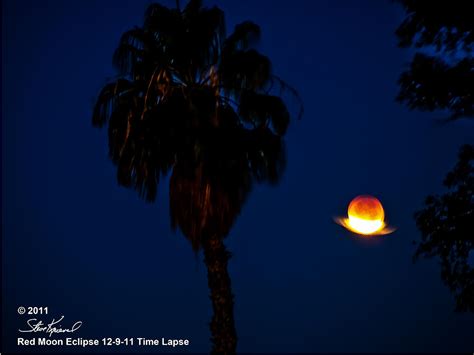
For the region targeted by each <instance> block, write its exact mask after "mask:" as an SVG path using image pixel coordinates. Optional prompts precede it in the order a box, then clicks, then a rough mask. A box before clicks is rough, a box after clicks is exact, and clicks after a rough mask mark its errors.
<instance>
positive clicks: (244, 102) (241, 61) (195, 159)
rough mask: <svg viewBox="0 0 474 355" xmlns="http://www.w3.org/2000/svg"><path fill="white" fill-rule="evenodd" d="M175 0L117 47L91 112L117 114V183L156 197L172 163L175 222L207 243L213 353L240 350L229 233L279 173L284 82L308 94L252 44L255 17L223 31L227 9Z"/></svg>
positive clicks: (285, 118)
mask: <svg viewBox="0 0 474 355" xmlns="http://www.w3.org/2000/svg"><path fill="white" fill-rule="evenodd" d="M176 5H177V6H176V9H170V8H167V7H164V6H162V5H159V4H152V5H150V6H149V7H148V9H147V10H146V12H145V21H144V24H143V26H142V27H136V28H134V29H132V30H130V31H127V32H125V33H124V34H123V35H122V38H121V40H120V43H119V46H118V48H117V50H116V52H115V54H114V64H115V65H116V67H117V68H118V70H119V75H118V77H117V79H116V80H115V81H114V82H111V83H109V84H107V85H105V87H104V88H103V89H102V91H101V92H100V94H99V96H98V99H97V102H96V105H95V108H94V112H93V119H92V122H93V125H94V126H96V127H102V126H104V125H106V124H108V136H109V155H110V158H111V160H112V161H113V163H114V164H115V165H116V166H117V179H118V182H119V184H120V185H123V186H126V187H130V188H134V189H135V190H137V192H138V193H139V195H140V196H141V197H143V198H144V199H146V200H147V201H149V202H151V201H154V200H155V198H156V193H157V185H158V183H159V181H160V178H161V177H162V176H164V175H166V174H168V173H171V179H170V196H169V199H170V219H171V225H172V227H173V228H179V229H180V230H181V231H182V233H183V234H184V235H185V236H186V237H187V238H188V239H189V240H190V241H191V243H192V246H193V248H194V249H195V250H196V251H198V250H199V249H200V248H202V249H203V252H204V259H205V263H206V266H207V270H208V283H209V288H210V291H211V296H210V298H211V301H212V306H213V311H214V314H213V318H212V321H211V324H210V328H211V333H212V338H211V339H212V342H213V350H212V351H213V352H214V353H234V352H235V350H236V345H237V336H236V331H235V326H234V317H233V295H232V291H231V282H230V277H229V274H228V272H227V261H228V259H229V257H230V253H229V252H228V251H227V250H226V248H225V246H224V243H223V239H224V237H226V236H227V235H228V234H229V231H230V229H231V227H232V225H233V223H234V221H235V219H236V218H237V216H238V215H239V213H240V211H241V208H242V206H243V204H244V202H245V200H246V197H247V196H248V194H249V192H250V191H251V188H252V185H253V183H254V182H269V183H277V182H278V180H279V177H280V176H281V174H282V172H283V170H284V167H285V149H284V144H283V140H282V137H283V136H284V135H285V132H286V130H287V127H288V124H289V121H290V113H289V111H288V109H287V106H286V104H285V103H284V101H283V99H282V98H281V95H282V92H283V91H282V90H285V89H286V92H289V93H290V94H292V95H293V96H294V97H296V98H297V99H298V100H299V98H298V95H297V93H296V91H295V90H294V89H292V88H291V87H289V86H288V85H287V84H285V83H284V82H283V81H282V80H281V79H279V78H278V77H276V76H275V75H273V74H272V71H271V63H270V60H269V59H268V58H267V57H266V56H264V55H262V54H261V53H259V52H258V51H257V50H255V49H254V48H253V44H254V43H256V41H257V40H258V39H259V36H260V29H259V27H258V26H257V25H256V24H254V23H252V22H243V23H241V24H239V25H237V26H236V27H235V30H234V32H233V33H232V34H231V35H229V36H226V33H225V22H224V14H223V12H222V11H221V10H220V9H219V8H217V7H213V8H204V7H203V6H202V1H200V0H191V1H189V2H188V4H187V5H186V6H185V8H184V9H183V10H181V8H180V4H179V1H177V4H176ZM278 89H280V91H278V95H275V92H276V91H277V90H278ZM298 103H299V104H301V102H300V101H298ZM301 114H302V106H301V105H300V110H299V113H298V115H299V116H301Z"/></svg>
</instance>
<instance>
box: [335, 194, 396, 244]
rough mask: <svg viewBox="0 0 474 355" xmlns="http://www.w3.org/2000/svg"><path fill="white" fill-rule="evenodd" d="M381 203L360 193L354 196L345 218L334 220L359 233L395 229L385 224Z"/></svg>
mask: <svg viewBox="0 0 474 355" xmlns="http://www.w3.org/2000/svg"><path fill="white" fill-rule="evenodd" d="M384 219H385V211H384V209H383V206H382V203H381V202H380V201H379V200H378V199H377V198H376V197H373V196H369V195H361V196H357V197H356V198H354V199H353V200H352V201H351V202H350V204H349V208H348V209H347V218H340V217H338V218H335V222H336V223H338V224H340V225H341V226H343V227H344V228H346V229H348V230H350V231H351V232H354V233H357V234H361V235H367V236H372V235H383V234H389V233H392V232H393V231H394V230H395V229H394V228H391V227H388V226H387V225H386V224H385V221H384Z"/></svg>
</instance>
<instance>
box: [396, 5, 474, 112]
mask: <svg viewBox="0 0 474 355" xmlns="http://www.w3.org/2000/svg"><path fill="white" fill-rule="evenodd" d="M396 2H398V3H400V4H401V5H402V6H403V7H404V9H405V12H406V18H405V20H404V21H403V22H402V24H401V25H400V26H399V27H398V29H397V30H396V35H397V37H398V39H399V46H401V47H409V46H414V47H415V48H418V49H424V52H425V53H421V52H418V53H416V54H415V56H414V58H413V60H412V62H411V64H410V66H409V69H408V70H407V71H405V72H404V73H402V75H401V76H400V79H399V85H400V92H399V94H398V96H397V100H398V101H399V102H402V103H405V104H407V105H408V107H410V108H412V109H421V110H425V111H435V110H445V111H446V112H448V113H449V119H451V120H453V119H458V118H461V117H465V118H471V119H472V118H473V117H474V89H473V88H474V59H473V58H472V50H473V45H474V21H473V19H472V10H471V8H472V1H471V0H433V1H417V0H396ZM428 53H429V54H428Z"/></svg>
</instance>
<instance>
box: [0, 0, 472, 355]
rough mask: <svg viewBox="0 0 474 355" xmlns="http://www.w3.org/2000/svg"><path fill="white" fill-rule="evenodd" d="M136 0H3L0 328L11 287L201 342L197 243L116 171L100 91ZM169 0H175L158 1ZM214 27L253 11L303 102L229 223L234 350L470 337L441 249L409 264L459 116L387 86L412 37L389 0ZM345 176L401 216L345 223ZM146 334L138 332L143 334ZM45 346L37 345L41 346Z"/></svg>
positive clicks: (263, 6)
mask: <svg viewBox="0 0 474 355" xmlns="http://www.w3.org/2000/svg"><path fill="white" fill-rule="evenodd" d="M148 3H150V1H148V0H146V1H138V0H134V1H124V0H113V1H112V0H107V1H105V0H100V1H99V0H95V1H93V0H87V1H63V0H61V1H60V0H58V1H46V0H45V1H21V0H4V1H3V4H2V7H3V8H2V10H3V11H2V17H3V18H2V25H3V27H2V61H3V65H2V86H3V90H2V103H3V104H2V179H3V184H2V196H3V197H2V204H3V210H2V242H3V244H2V246H3V254H2V266H3V274H2V276H3V284H2V293H3V297H4V299H3V301H4V302H3V307H4V308H3V310H2V314H3V321H4V323H3V324H4V332H5V333H4V335H5V337H4V338H3V340H4V341H5V344H6V345H7V346H9V347H8V348H7V349H10V350H14V348H12V347H11V345H12V344H13V343H14V341H15V338H16V330H17V329H18V327H20V326H21V325H22V324H23V323H22V322H23V321H24V319H22V318H21V317H19V316H18V315H17V314H16V308H17V307H18V306H21V305H23V306H28V305H31V306H34V305H37V306H41V305H43V306H48V307H49V308H50V310H51V314H52V315H60V314H64V315H65V316H66V318H67V319H71V320H72V319H80V320H83V321H84V326H83V328H82V329H81V334H80V335H81V336H84V337H86V336H94V337H104V336H112V337H116V336H129V337H132V336H133V337H138V336H149V337H151V336H158V337H161V336H170V337H183V338H184V337H186V338H189V339H190V340H191V344H192V347H191V348H190V349H189V350H193V351H208V349H209V348H210V342H209V340H208V339H209V336H210V335H209V328H208V322H209V320H210V317H211V304H210V300H209V298H208V294H209V290H208V287H207V277H206V268H205V265H204V264H203V262H202V255H199V256H198V257H197V258H196V256H195V255H194V253H193V251H192V249H191V245H190V243H189V242H188V241H187V240H186V239H185V238H184V237H183V236H182V235H180V234H179V233H178V234H173V233H172V232H171V230H170V226H169V209H168V187H167V186H166V184H162V185H161V186H160V189H159V197H158V200H157V202H156V203H155V204H146V203H145V202H143V201H142V200H139V198H138V196H137V195H136V193H135V192H134V191H132V190H127V189H125V188H121V187H119V186H118V185H117V182H116V177H115V168H114V167H113V165H112V163H111V162H110V161H109V159H108V157H107V137H106V130H97V129H94V128H92V125H91V110H92V106H93V103H94V97H95V96H96V95H97V93H98V91H99V90H100V88H101V86H102V85H104V84H105V83H106V81H107V78H108V77H111V76H112V75H114V70H113V67H112V64H111V57H112V53H113V51H114V49H115V47H116V45H117V43H118V40H119V38H120V36H121V34H122V33H123V32H124V31H125V30H127V29H130V28H131V27H133V26H135V25H140V24H141V23H142V18H143V12H144V10H145V7H146V5H147V4H148ZM162 3H164V4H169V5H171V6H174V3H175V2H174V1H168V2H162ZM214 3H216V4H218V5H219V6H220V7H221V8H222V9H223V10H225V13H226V16H227V17H226V19H227V26H228V31H230V30H231V29H232V28H233V26H234V25H235V24H236V23H238V22H241V21H244V20H247V19H249V20H252V21H255V22H256V23H258V24H259V25H260V26H261V28H262V36H263V37H262V43H261V45H260V49H261V51H262V52H263V53H265V54H266V55H268V56H269V57H270V58H271V59H272V61H273V65H274V71H275V73H276V74H278V75H279V76H281V77H282V78H284V79H285V80H287V81H288V82H289V83H290V84H292V85H293V86H295V87H296V88H297V89H298V90H299V92H300V94H301V96H302V98H303V100H304V103H305V114H304V117H303V119H302V120H301V121H295V122H293V124H292V125H291V126H290V129H289V132H288V134H287V139H286V142H287V152H288V166H287V170H286V173H285V176H284V178H283V180H282V182H281V184H280V185H279V186H277V187H269V186H258V187H257V188H255V189H254V191H253V193H252V194H251V196H250V198H249V200H248V202H247V204H246V206H245V207H244V209H243V213H242V215H241V216H240V218H239V219H238V220H237V223H236V225H235V227H234V229H233V230H232V232H231V233H230V235H229V236H228V238H227V240H226V242H227V245H228V248H229V249H230V250H231V251H232V252H233V257H232V259H231V261H230V264H229V272H230V274H231V277H232V286H233V291H234V294H235V300H236V303H235V318H236V326H237V331H238V336H239V344H238V349H239V350H240V351H319V352H325V351H339V352H341V351H342V352H344V351H373V352H380V351H391V352H397V351H469V352H471V351H472V349H473V348H474V347H473V346H474V340H473V339H472V331H473V329H474V316H473V315H466V314H456V313H453V308H454V302H453V298H452V295H451V294H450V293H449V291H448V289H447V288H446V287H445V286H444V285H443V284H442V282H441V280H440V276H439V267H438V265H437V264H436V261H434V260H433V261H421V262H419V263H417V264H413V263H412V260H411V257H412V255H413V252H414V247H413V246H412V244H411V242H412V240H414V239H418V238H419V234H418V232H417V230H416V227H415V224H414V220H413V218H412V216H413V213H414V212H415V211H416V210H417V209H419V208H420V207H421V205H422V202H423V199H424V197H425V196H426V195H428V194H430V193H433V192H438V191H441V183H442V180H443V178H444V175H445V174H446V173H447V172H448V170H450V168H451V167H452V166H453V164H454V162H455V160H456V154H457V150H458V148H459V146H460V145H461V144H462V143H468V142H471V143H472V142H473V141H474V130H473V128H474V127H473V123H472V122H466V121H459V122H456V123H453V124H450V125H440V124H437V123H436V122H435V119H436V118H439V117H441V116H440V115H439V114H428V113H420V112H410V111H408V110H407V109H406V108H405V107H403V106H401V105H399V104H397V103H396V102H394V97H395V95H396V93H397V85H396V81H397V78H398V75H399V73H400V72H401V71H402V69H403V66H404V65H405V64H406V63H407V62H408V60H409V59H410V57H411V55H412V52H410V51H409V50H402V49H399V48H397V47H396V38H395V36H394V33H393V32H394V30H395V28H396V27H397V25H398V24H399V22H400V21H401V19H402V15H403V14H402V12H401V9H400V8H398V7H397V5H395V4H394V3H392V2H390V1H371V0H366V1H357V2H354V1H350V0H337V1H334V0H321V1H309V0H308V1H302V0H300V1H298V0H294V1H281V0H273V1H270V0H265V1H258V2H257V1H254V0H239V1H237V0H235V1H217V2H207V4H214ZM358 194H373V195H376V196H378V197H379V198H380V200H381V201H382V203H383V204H384V206H385V209H386V213H387V216H388V218H389V220H390V223H391V224H393V225H395V226H397V227H398V230H397V232H396V233H394V234H392V235H389V236H386V237H383V238H378V239H376V240H369V241H368V240H363V239H358V238H354V237H353V236H352V235H351V234H350V233H348V232H346V231H344V230H343V229H341V227H340V226H338V225H336V224H334V223H333V221H332V217H333V216H335V215H342V214H344V213H345V211H346V208H347V204H348V202H349V201H350V200H351V199H352V198H353V197H354V196H356V195H358ZM142 350H145V349H142ZM50 351H51V350H50Z"/></svg>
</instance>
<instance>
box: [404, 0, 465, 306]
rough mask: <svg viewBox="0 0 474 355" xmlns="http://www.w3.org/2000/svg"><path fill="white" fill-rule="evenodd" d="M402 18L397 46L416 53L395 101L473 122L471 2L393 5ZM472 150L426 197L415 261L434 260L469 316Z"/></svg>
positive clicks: (413, 0)
mask: <svg viewBox="0 0 474 355" xmlns="http://www.w3.org/2000/svg"><path fill="white" fill-rule="evenodd" d="M395 1H396V2H398V3H400V4H401V5H402V6H403V7H404V9H405V11H406V18H405V20H404V21H403V22H402V24H401V25H400V26H399V27H398V29H397V30H396V34H397V36H398V39H399V46H401V47H409V46H414V47H415V48H418V49H420V50H424V52H425V53H422V52H417V53H416V54H415V55H414V57H413V60H412V62H411V64H410V67H409V69H408V70H407V71H405V72H404V73H402V74H401V76H400V79H399V84H400V92H399V94H398V96H397V100H398V101H399V102H402V103H405V104H407V105H408V107H410V108H411V109H420V110H424V111H435V110H443V111H445V112H448V113H449V117H448V119H449V120H456V119H459V118H463V117H464V118H470V119H472V118H473V117H474V58H473V57H472V51H473V45H474V21H473V17H472V10H471V8H472V1H470V0H452V1H448V0H433V1H417V0H395ZM472 160H473V146H463V147H462V148H461V150H460V154H459V162H458V163H457V165H456V167H455V169H454V170H453V171H452V172H450V173H449V174H448V176H447V177H446V179H445V182H444V184H445V186H446V187H448V188H449V189H450V191H449V192H447V193H446V194H444V195H442V196H429V197H428V198H427V199H426V202H425V207H424V209H423V210H421V211H419V212H417V213H416V214H415V219H416V224H417V227H418V229H419V230H420V232H421V235H422V241H421V242H420V243H418V247H417V250H416V252H415V256H414V260H418V259H419V258H420V257H422V256H424V257H434V256H438V257H439V258H440V260H441V278H442V280H443V281H444V282H445V283H446V285H447V286H448V287H449V288H450V289H451V291H452V292H453V293H454V295H455V298H456V310H458V311H474V271H473V269H472V266H470V265H469V263H468V258H469V253H470V251H471V250H472V247H473V238H474V233H473V232H474V231H473V223H472V220H473V219H474V216H473V211H474V206H473V204H474V196H473V188H474V187H473V185H474V182H473V179H474V177H473V167H472Z"/></svg>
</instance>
